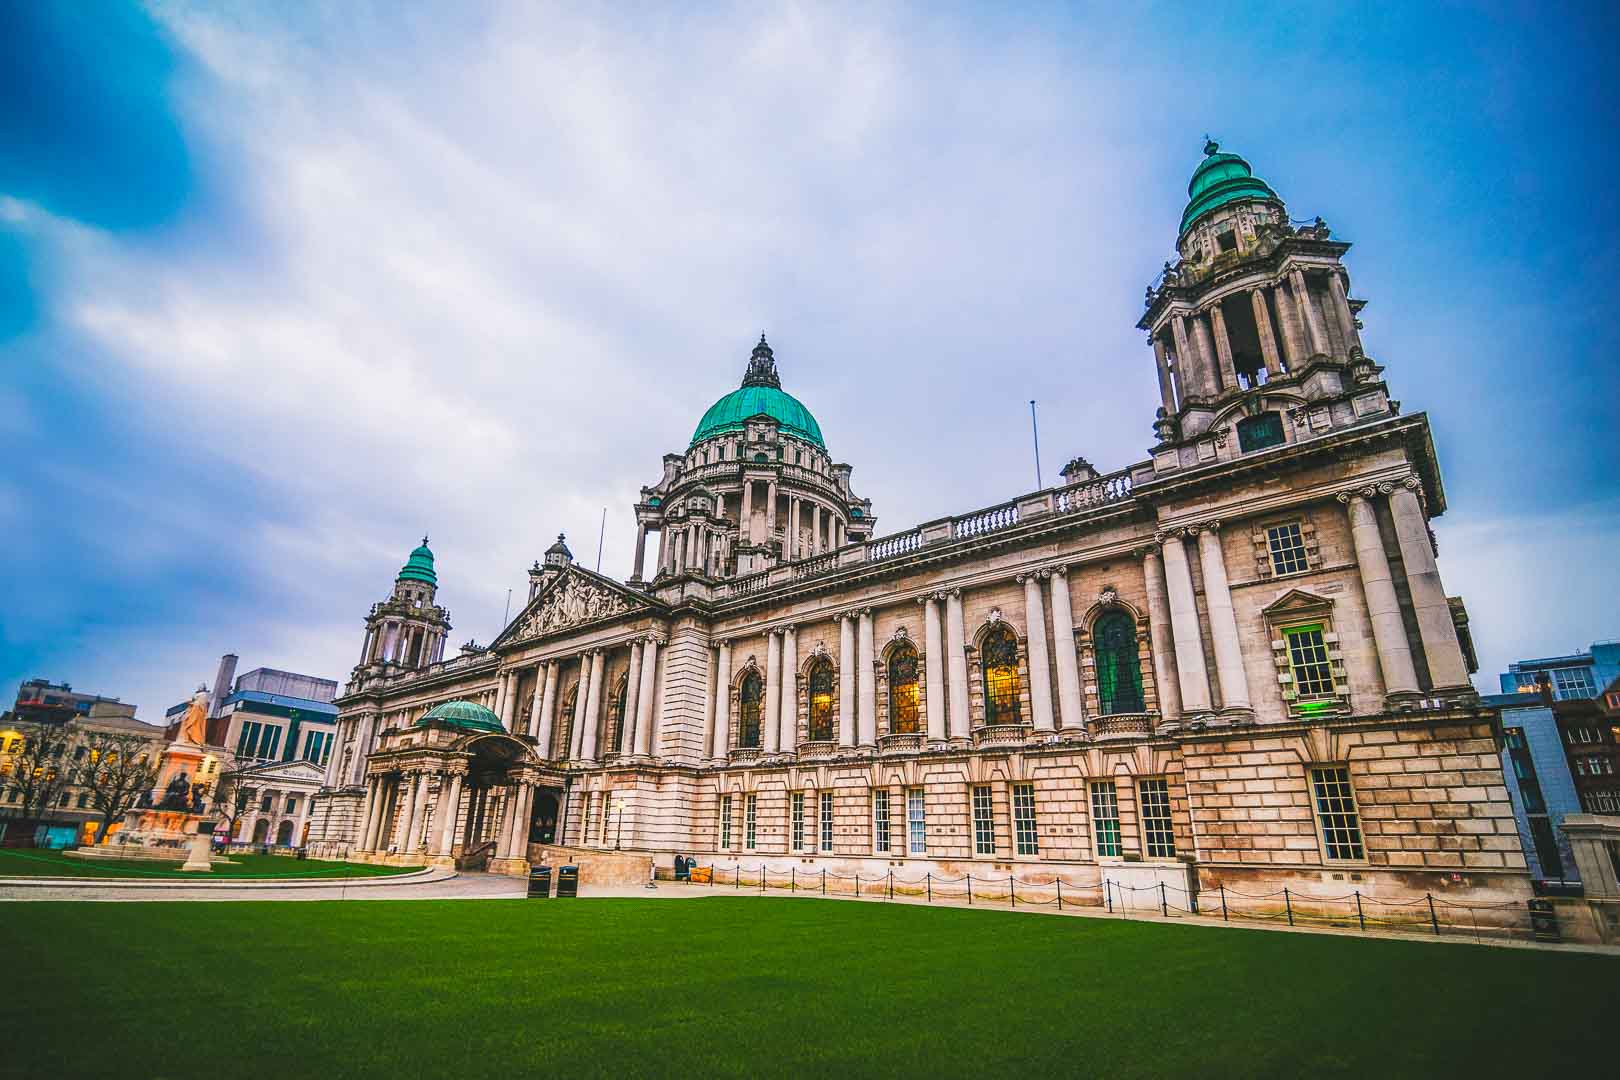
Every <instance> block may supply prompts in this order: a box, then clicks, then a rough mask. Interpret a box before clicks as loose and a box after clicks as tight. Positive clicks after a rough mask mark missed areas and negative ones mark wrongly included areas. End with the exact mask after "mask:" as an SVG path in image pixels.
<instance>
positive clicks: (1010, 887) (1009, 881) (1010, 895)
mask: <svg viewBox="0 0 1620 1080" xmlns="http://www.w3.org/2000/svg"><path fill="white" fill-rule="evenodd" d="M1007 896H1008V898H1009V899H1010V900H1012V906H1013V907H1017V906H1018V894H1017V893H1016V892H1014V891H1013V876H1012V875H1011V874H1008V875H1007Z"/></svg>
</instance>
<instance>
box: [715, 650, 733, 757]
mask: <svg viewBox="0 0 1620 1080" xmlns="http://www.w3.org/2000/svg"><path fill="white" fill-rule="evenodd" d="M730 750H731V642H729V641H721V642H720V658H719V660H718V661H716V663H715V673H714V745H713V746H712V747H711V748H710V756H711V757H714V758H724V757H725V756H726V754H727V753H728V752H730Z"/></svg>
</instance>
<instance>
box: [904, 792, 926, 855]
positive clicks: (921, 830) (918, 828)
mask: <svg viewBox="0 0 1620 1080" xmlns="http://www.w3.org/2000/svg"><path fill="white" fill-rule="evenodd" d="M906 832H907V835H908V836H909V838H910V847H911V854H913V855H926V854H928V827H927V821H926V819H925V818H924V817H923V792H922V788H911V789H909V790H908V791H907V792H906Z"/></svg>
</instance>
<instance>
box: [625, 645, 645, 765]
mask: <svg viewBox="0 0 1620 1080" xmlns="http://www.w3.org/2000/svg"><path fill="white" fill-rule="evenodd" d="M643 648H644V646H643V644H642V643H641V642H639V641H632V642H631V643H630V670H629V672H627V673H626V674H625V677H624V723H623V726H622V727H621V728H620V729H619V753H620V754H621V755H622V756H625V757H628V756H630V755H631V754H633V753H635V752H636V710H637V709H639V708H640V707H641V664H642V650H643Z"/></svg>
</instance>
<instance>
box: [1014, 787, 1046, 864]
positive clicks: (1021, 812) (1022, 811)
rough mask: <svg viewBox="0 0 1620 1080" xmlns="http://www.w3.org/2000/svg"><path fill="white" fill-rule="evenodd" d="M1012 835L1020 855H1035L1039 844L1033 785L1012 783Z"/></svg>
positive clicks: (1038, 850)
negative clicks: (1036, 834)
mask: <svg viewBox="0 0 1620 1080" xmlns="http://www.w3.org/2000/svg"><path fill="white" fill-rule="evenodd" d="M1013 836H1014V839H1015V842H1016V848H1015V850H1016V851H1017V852H1018V854H1020V855H1037V854H1039V853H1040V845H1039V843H1038V842H1037V840H1036V836H1035V785H1034V784H1014V785H1013Z"/></svg>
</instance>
